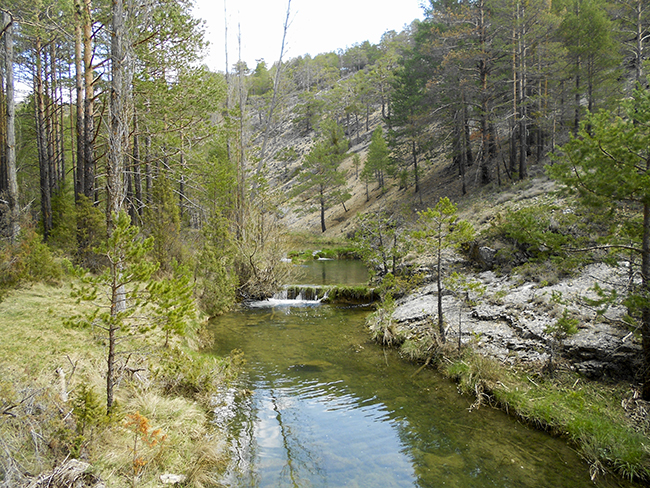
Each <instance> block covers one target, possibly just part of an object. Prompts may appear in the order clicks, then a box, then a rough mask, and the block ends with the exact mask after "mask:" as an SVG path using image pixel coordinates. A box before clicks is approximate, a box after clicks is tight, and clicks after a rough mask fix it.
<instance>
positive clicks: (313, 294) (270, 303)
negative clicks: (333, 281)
mask: <svg viewBox="0 0 650 488" xmlns="http://www.w3.org/2000/svg"><path fill="white" fill-rule="evenodd" d="M327 292H328V288H327V287H322V286H309V285H287V286H285V287H284V288H283V289H282V290H281V291H279V292H277V293H276V294H275V295H273V296H272V297H271V298H269V299H268V300H261V301H256V302H251V303H249V304H248V306H249V307H253V308H264V307H282V306H285V307H309V306H316V305H320V303H321V302H322V301H323V300H324V299H325V298H327Z"/></svg>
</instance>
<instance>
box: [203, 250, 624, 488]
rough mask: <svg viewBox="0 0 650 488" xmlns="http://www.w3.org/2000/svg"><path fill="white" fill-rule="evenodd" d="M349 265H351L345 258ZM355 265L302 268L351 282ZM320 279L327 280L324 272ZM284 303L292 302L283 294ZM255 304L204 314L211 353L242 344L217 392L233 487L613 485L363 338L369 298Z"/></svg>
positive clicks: (561, 448) (559, 448)
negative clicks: (359, 302)
mask: <svg viewBox="0 0 650 488" xmlns="http://www.w3.org/2000/svg"><path fill="white" fill-rule="evenodd" d="M346 266H347V267H349V269H351V270H352V271H350V273H348V272H347V271H346V268H345V267H346ZM355 266H356V264H353V265H350V263H339V262H336V261H329V262H328V261H325V262H323V261H318V262H315V263H314V264H313V265H312V266H311V267H310V268H309V269H306V271H308V273H307V274H306V275H305V277H304V278H303V279H304V280H305V281H304V282H305V283H309V284H314V285H319V284H321V283H322V282H316V279H315V277H318V276H321V277H324V279H326V280H329V279H330V278H331V279H335V280H336V282H337V283H344V284H355V283H357V282H363V281H365V279H367V276H366V275H365V274H364V273H365V270H363V269H359V268H357V269H355V268H354V267H355ZM327 284H329V283H327ZM287 302H289V301H287ZM273 303H274V305H271V304H270V303H267V304H259V303H258V304H256V305H257V306H254V307H245V308H241V309H240V310H238V311H235V312H232V313H229V314H226V315H224V316H222V317H219V318H218V319H217V320H215V321H214V322H213V324H212V330H213V332H214V336H215V343H216V346H215V349H214V353H215V354H218V355H226V354H228V353H229V352H230V351H232V350H234V349H239V350H241V351H243V352H244V356H245V358H246V368H245V369H246V373H245V374H244V375H243V376H242V378H241V383H240V384H238V385H236V387H233V388H231V389H227V390H224V391H223V392H222V393H221V395H220V396H219V397H218V398H216V399H215V404H216V407H215V422H217V423H219V424H220V425H222V426H225V427H226V429H227V432H228V434H229V437H230V438H229V443H230V448H231V451H232V455H233V462H232V464H231V466H230V468H229V469H228V471H227V472H226V473H225V475H224V478H223V480H222V483H223V484H224V485H225V486H231V487H253V486H255V487H373V488H382V487H423V488H428V487H458V488H461V487H463V488H466V487H476V488H480V487H513V488H515V487H518V488H520V487H549V488H551V487H554V488H557V487H572V488H573V487H588V486H591V487H593V486H598V487H614V486H633V485H631V484H628V483H626V482H624V481H621V480H618V479H614V478H613V477H604V478H603V477H601V478H599V479H597V481H596V482H595V483H594V482H592V481H591V480H590V476H589V468H588V466H587V464H586V463H584V462H583V460H582V459H581V458H580V457H579V455H578V454H577V453H576V452H575V451H574V450H573V449H571V448H570V447H569V446H567V444H566V443H565V442H564V441H562V440H560V439H557V438H553V437H551V436H549V435H546V434H544V433H542V432H539V431H536V430H534V429H531V428H529V427H527V426H525V425H522V424H521V423H519V422H517V421H516V420H515V419H513V418H511V417H509V416H507V415H506V414H505V413H503V412H500V411H497V410H493V409H490V408H487V407H481V408H480V409H478V410H476V409H470V406H471V403H472V399H471V398H468V397H466V396H462V395H459V394H458V392H457V389H456V386H455V385H454V384H452V383H451V382H449V381H448V380H446V379H444V378H442V377H441V376H439V375H438V374H437V373H436V372H435V371H431V370H430V369H425V370H422V371H419V372H418V369H419V368H418V366H417V365H413V364H409V363H407V362H405V361H404V360H403V359H401V358H400V357H399V356H398V355H397V354H396V353H395V351H393V350H390V349H385V348H382V347H381V346H379V345H377V344H375V343H373V342H371V341H370V339H369V335H368V331H367V330H366V329H365V328H364V324H365V319H366V317H367V315H368V313H370V312H371V309H370V308H368V307H337V306H334V305H321V304H317V303H313V302H312V303H308V302H301V301H293V303H291V304H289V303H286V302H285V303H282V304H279V303H278V302H273Z"/></svg>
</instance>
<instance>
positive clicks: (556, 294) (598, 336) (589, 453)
mask: <svg viewBox="0 0 650 488" xmlns="http://www.w3.org/2000/svg"><path fill="white" fill-rule="evenodd" d="M453 264H454V265H456V266H459V265H461V262H460V261H459V262H456V263H453ZM472 278H473V279H475V280H476V281H478V282H480V283H481V284H482V285H483V286H484V288H485V290H486V291H485V294H484V295H483V296H482V297H481V298H480V299H479V300H476V303H475V304H474V305H472V306H468V305H467V304H466V302H462V301H461V300H459V299H458V298H457V297H456V296H454V295H453V294H451V293H448V294H445V295H443V297H442V299H443V309H444V311H445V314H446V315H445V321H446V323H448V327H447V339H448V343H447V344H446V345H445V346H444V348H442V349H439V350H438V358H437V359H438V368H439V369H440V370H441V371H443V372H444V373H445V374H447V375H448V376H449V377H451V378H453V379H455V380H456V381H459V382H460V384H459V389H461V390H463V391H464V392H467V393H470V394H473V395H474V396H475V397H476V399H477V404H479V403H481V402H482V401H484V402H488V403H489V402H492V403H493V404H495V405H498V406H500V407H501V408H503V409H504V410H505V411H508V412H509V413H514V414H516V415H518V416H519V417H520V418H523V419H525V420H526V421H528V422H530V423H532V424H533V425H536V426H538V427H541V428H543V429H546V430H549V431H552V432H554V433H557V434H560V435H563V436H565V437H567V438H568V439H569V440H570V442H573V443H575V444H576V445H578V446H579V448H580V450H581V452H582V454H583V456H584V457H585V458H586V459H587V460H588V461H589V462H590V464H591V466H592V471H593V474H594V476H597V475H598V474H599V473H601V472H602V471H604V470H606V469H611V470H613V471H616V472H617V473H618V474H619V475H622V476H623V477H627V478H630V477H632V478H637V479H644V480H647V479H650V450H649V449H648V446H649V445H650V438H649V437H648V436H649V435H650V416H649V415H648V412H650V405H648V403H647V402H643V401H642V400H640V399H639V397H638V385H636V384H635V374H636V373H637V372H638V371H639V368H640V367H641V364H642V362H641V345H640V343H639V339H638V338H635V336H634V334H633V333H631V332H630V330H628V329H627V328H624V327H623V326H622V319H623V317H624V315H625V313H626V309H625V308H624V307H623V306H620V305H619V306H614V307H610V308H609V309H608V310H607V311H606V312H605V313H600V312H599V311H598V310H596V308H595V307H593V306H590V305H589V304H588V303H587V302H586V301H585V298H592V299H596V298H598V297H597V296H596V294H595V292H594V290H593V285H594V283H599V284H600V285H601V286H607V287H611V288H616V289H619V290H622V289H624V287H625V286H627V283H628V280H629V271H628V270H627V269H626V268H625V267H620V268H613V267H610V266H607V265H605V264H594V265H590V266H587V267H586V268H584V269H583V270H582V271H581V272H580V273H579V274H577V275H576V276H574V277H572V279H570V280H564V281H560V282H558V283H556V284H553V285H548V286H541V285H540V284H538V283H533V282H527V281H524V280H522V279H521V278H519V277H516V276H515V277H512V276H498V275H496V274H495V273H494V272H492V271H484V272H480V273H472ZM437 300H438V297H437V291H436V286H435V284H426V285H424V286H421V287H419V288H418V289H416V290H415V291H413V292H411V293H410V294H409V295H408V296H405V297H402V298H400V299H399V300H396V302H395V304H394V308H392V309H391V310H389V314H388V316H386V312H385V311H384V312H383V316H384V326H383V327H390V337H391V340H392V341H393V343H394V344H398V345H403V344H409V345H410V346H411V347H412V345H413V344H414V343H416V344H417V343H419V344H423V345H424V346H423V347H424V348H425V349H426V348H428V349H429V350H431V345H430V344H431V337H432V335H433V334H432V330H434V329H435V328H436V327H437V314H436V310H437ZM565 310H567V311H568V313H570V314H571V316H572V317H575V318H576V319H577V320H578V323H579V326H578V332H577V333H576V334H575V335H573V336H569V337H567V338H566V339H565V340H564V341H563V344H562V345H561V347H560V348H559V355H558V351H556V352H555V354H556V356H555V357H554V361H553V362H554V364H555V373H554V374H553V375H549V374H548V373H547V372H545V369H546V367H547V366H548V364H549V357H550V354H551V346H552V345H553V341H552V338H551V337H550V336H549V335H548V334H547V333H546V332H545V329H546V328H547V326H548V325H550V324H553V323H554V322H555V321H557V320H558V318H560V317H561V316H562V314H563V313H564V311H565ZM381 314H382V312H380V315H381ZM378 322H381V320H379V321H377V319H376V318H375V321H374V325H371V327H374V328H375V333H377V331H376V328H377V327H378ZM459 323H460V328H461V334H460V336H461V337H460V340H461V342H462V345H463V348H464V349H465V351H466V352H465V353H464V354H463V356H461V357H458V352H457V344H458V329H459ZM387 324H388V325H387ZM427 341H428V342H427ZM402 351H403V352H404V354H403V355H409V356H410V357H413V354H412V353H407V352H405V348H404V347H402ZM441 351H444V352H441ZM427 354H429V357H431V353H427ZM425 356H426V354H424V355H422V356H421V357H420V358H419V359H420V360H421V361H425V359H426V358H425ZM515 392H516V394H515ZM601 397H602V399H604V400H605V401H601ZM546 399H552V400H550V401H549V402H548V403H547V402H546ZM572 402H573V403H574V404H573V406H571V405H570V404H571V403H572ZM583 414H584V416H583ZM577 418H579V419H580V420H579V421H582V422H586V423H593V424H594V425H587V426H585V425H583V426H578V425H574V423H575V422H579V421H578V420H576V419H577ZM597 423H599V424H602V425H596V424H597ZM623 444H626V447H625V448H623V446H622V445H623Z"/></svg>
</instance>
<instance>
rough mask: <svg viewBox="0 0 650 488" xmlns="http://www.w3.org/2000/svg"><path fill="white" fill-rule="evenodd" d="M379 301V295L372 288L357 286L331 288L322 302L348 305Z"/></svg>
mask: <svg viewBox="0 0 650 488" xmlns="http://www.w3.org/2000/svg"><path fill="white" fill-rule="evenodd" d="M377 300H379V294H378V293H377V292H376V291H375V289H374V288H372V287H369V286H365V285H359V286H332V287H330V288H329V289H328V291H327V298H325V299H324V300H323V302H324V303H348V304H354V305H358V304H364V303H373V302H375V301H377Z"/></svg>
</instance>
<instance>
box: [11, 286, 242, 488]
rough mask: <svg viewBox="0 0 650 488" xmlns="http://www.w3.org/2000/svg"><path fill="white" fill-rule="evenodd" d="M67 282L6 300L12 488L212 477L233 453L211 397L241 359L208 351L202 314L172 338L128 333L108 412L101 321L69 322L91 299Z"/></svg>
mask: <svg viewBox="0 0 650 488" xmlns="http://www.w3.org/2000/svg"><path fill="white" fill-rule="evenodd" d="M69 280H70V278H64V279H63V280H62V281H61V282H60V283H59V284H42V283H35V284H31V285H27V286H25V287H22V288H18V289H15V290H12V291H10V292H8V293H7V294H6V296H5V298H4V300H3V301H2V302H0V317H2V323H3V331H2V336H3V340H2V341H0V357H1V358H2V360H1V361H0V368H1V371H2V375H1V377H0V443H1V447H2V450H3V452H4V453H5V454H6V455H5V456H3V460H2V463H3V466H2V470H3V473H4V474H3V475H4V479H3V483H4V485H5V486H28V485H29V486H33V487H40V486H59V485H57V484H56V482H57V480H58V481H59V482H60V481H61V479H63V478H61V477H64V478H65V477H66V476H67V477H68V478H65V479H66V480H67V482H71V481H76V482H79V483H81V485H80V486H100V483H103V484H104V485H103V486H139V487H147V486H160V483H161V479H162V478H161V476H163V475H169V476H168V479H176V480H184V481H183V483H184V484H185V485H186V486H213V485H214V484H215V483H217V482H218V475H219V473H220V472H221V471H222V470H223V469H225V467H226V466H227V462H228V450H227V448H226V446H225V442H224V434H223V432H221V431H220V430H219V428H218V426H216V425H213V424H212V423H211V409H212V405H211V402H212V398H213V396H214V393H215V392H216V391H217V390H218V389H219V388H222V387H224V386H227V385H228V384H229V383H231V382H232V381H233V380H234V379H235V378H236V376H237V374H238V372H239V370H240V368H241V364H242V362H243V358H242V357H241V356H240V355H238V354H237V353H236V352H235V353H233V355H231V356H230V357H227V358H215V357H212V356H209V355H205V354H201V353H199V350H200V348H201V346H202V345H205V344H204V342H203V341H204V340H205V339H204V338H202V333H201V324H200V323H199V322H198V321H195V323H193V324H192V327H190V328H189V329H191V331H192V332H188V333H187V334H186V336H185V337H181V338H179V337H174V338H173V339H172V340H171V341H170V344H168V346H167V347H164V346H162V344H163V342H164V337H163V334H162V332H158V333H156V334H154V335H153V336H150V337H148V338H147V339H143V338H142V336H140V335H133V336H131V337H128V338H126V339H125V341H124V342H123V343H121V344H120V347H121V350H122V355H123V357H122V358H121V362H120V364H121V367H120V370H119V371H118V374H117V377H116V378H117V382H116V383H117V388H116V392H115V407H114V409H113V410H112V411H111V414H110V415H106V410H105V400H104V396H105V395H104V390H105V381H106V379H105V370H106V358H105V341H104V339H103V338H102V336H101V334H100V333H99V332H98V331H97V330H95V328H94V327H87V328H78V327H71V326H69V325H68V326H66V325H64V321H65V319H66V318H68V317H70V316H71V315H74V314H76V313H79V311H80V310H82V309H83V307H84V306H86V305H84V304H79V303H76V302H75V300H74V299H73V298H71V297H70V285H71V283H70V282H69ZM122 359H123V360H122ZM72 460H74V463H73V462H72ZM71 476H72V477H73V479H70V477H71ZM170 476H171V478H170ZM61 486H63V485H61ZM65 486H68V485H65ZM75 486H77V485H75Z"/></svg>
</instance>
